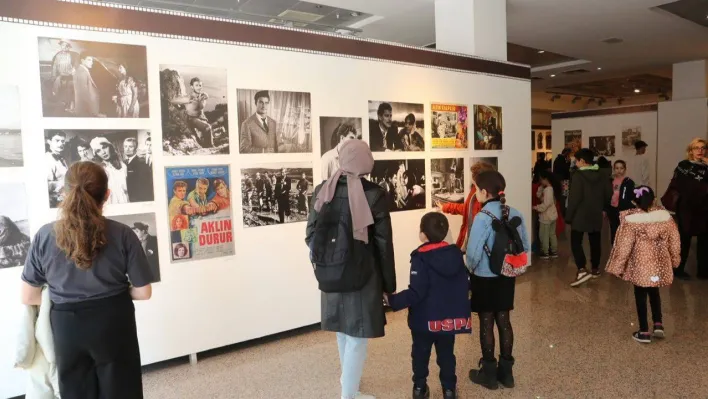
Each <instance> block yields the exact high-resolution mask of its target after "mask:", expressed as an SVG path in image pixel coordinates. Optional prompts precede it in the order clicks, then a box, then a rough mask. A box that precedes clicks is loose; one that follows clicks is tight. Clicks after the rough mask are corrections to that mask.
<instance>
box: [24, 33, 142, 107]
mask: <svg viewBox="0 0 708 399" xmlns="http://www.w3.org/2000/svg"><path fill="white" fill-rule="evenodd" d="M38 45H39V74H40V83H41V91H42V92H41V94H42V112H43V115H44V116H45V117H81V118H106V117H108V118H148V117H150V108H149V107H150V101H149V99H148V73H147V55H146V49H145V46H132V45H128V44H117V43H104V42H90V41H84V40H73V39H59V38H48V37H40V38H39V39H38Z"/></svg>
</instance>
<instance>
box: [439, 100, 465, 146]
mask: <svg viewBox="0 0 708 399" xmlns="http://www.w3.org/2000/svg"><path fill="white" fill-rule="evenodd" d="M431 107H432V118H433V120H432V126H433V130H432V139H433V140H432V143H433V149H446V148H467V106H466V105H454V104H432V106H431Z"/></svg>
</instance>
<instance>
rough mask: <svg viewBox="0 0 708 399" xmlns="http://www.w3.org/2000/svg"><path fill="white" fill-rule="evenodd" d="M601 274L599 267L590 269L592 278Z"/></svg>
mask: <svg viewBox="0 0 708 399" xmlns="http://www.w3.org/2000/svg"><path fill="white" fill-rule="evenodd" d="M601 275H602V274H601V273H600V269H592V278H600V276H601Z"/></svg>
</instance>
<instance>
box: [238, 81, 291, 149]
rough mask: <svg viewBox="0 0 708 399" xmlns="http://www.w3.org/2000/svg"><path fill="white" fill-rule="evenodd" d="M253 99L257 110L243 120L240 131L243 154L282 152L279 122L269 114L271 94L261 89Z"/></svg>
mask: <svg viewBox="0 0 708 399" xmlns="http://www.w3.org/2000/svg"><path fill="white" fill-rule="evenodd" d="M253 100H254V101H255V103H256V112H255V113H254V114H253V115H251V116H250V117H248V119H246V120H245V121H243V124H242V125H241V130H240V132H239V134H240V145H239V147H240V152H241V154H260V153H277V152H281V151H280V148H279V147H281V146H282V145H283V143H282V142H280V140H279V139H278V134H277V133H278V126H277V122H276V121H275V119H273V118H271V117H270V116H268V107H269V106H270V94H269V93H268V91H265V90H262V91H259V92H257V93H256V95H255V96H254V98H253Z"/></svg>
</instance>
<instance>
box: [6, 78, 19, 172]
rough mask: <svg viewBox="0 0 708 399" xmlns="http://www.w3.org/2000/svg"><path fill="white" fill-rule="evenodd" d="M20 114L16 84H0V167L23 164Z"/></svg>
mask: <svg viewBox="0 0 708 399" xmlns="http://www.w3.org/2000/svg"><path fill="white" fill-rule="evenodd" d="M21 115H22V114H21V113H20V92H19V90H18V88H17V86H0V168H5V167H17V166H23V165H24V156H23V154H22V130H21V121H20V117H21Z"/></svg>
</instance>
